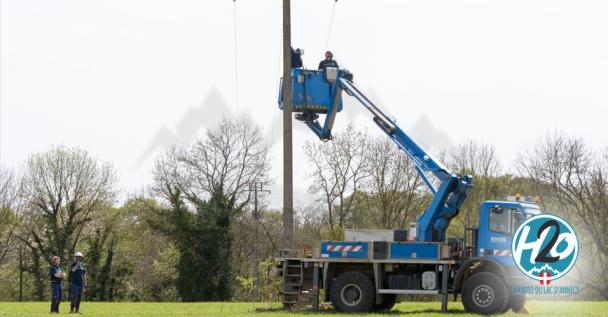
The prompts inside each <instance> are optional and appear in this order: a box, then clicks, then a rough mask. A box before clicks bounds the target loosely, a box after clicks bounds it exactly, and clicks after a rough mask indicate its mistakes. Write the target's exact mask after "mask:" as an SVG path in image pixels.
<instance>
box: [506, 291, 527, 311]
mask: <svg viewBox="0 0 608 317" xmlns="http://www.w3.org/2000/svg"><path fill="white" fill-rule="evenodd" d="M525 303H526V295H521V294H511V296H510V297H509V305H508V306H509V308H511V309H512V310H513V311H514V312H516V313H518V312H519V311H521V309H522V308H524V304H525Z"/></svg>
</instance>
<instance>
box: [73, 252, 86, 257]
mask: <svg viewBox="0 0 608 317" xmlns="http://www.w3.org/2000/svg"><path fill="white" fill-rule="evenodd" d="M74 256H78V257H81V258H83V257H84V256H83V255H82V252H76V254H74Z"/></svg>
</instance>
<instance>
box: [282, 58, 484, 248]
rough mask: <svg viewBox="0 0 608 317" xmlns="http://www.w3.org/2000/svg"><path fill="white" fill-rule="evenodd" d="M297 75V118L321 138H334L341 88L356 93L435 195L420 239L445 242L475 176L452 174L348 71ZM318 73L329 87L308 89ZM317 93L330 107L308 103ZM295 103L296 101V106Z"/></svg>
mask: <svg viewBox="0 0 608 317" xmlns="http://www.w3.org/2000/svg"><path fill="white" fill-rule="evenodd" d="M294 75H295V77H296V78H297V80H296V83H295V84H294V85H298V84H302V85H303V86H302V91H303V94H304V98H303V103H304V105H301V107H300V108H299V109H300V111H299V112H300V113H299V114H298V115H297V117H296V118H297V119H299V120H302V121H304V123H306V125H307V126H308V127H309V128H310V129H311V130H312V131H313V132H314V133H315V134H316V135H317V136H318V137H319V138H320V139H321V140H331V138H332V135H331V129H332V127H333V123H334V119H335V117H336V114H337V112H339V111H340V110H341V107H342V103H341V93H342V91H345V92H346V93H347V94H348V95H350V96H353V97H354V98H355V99H356V100H357V101H359V103H361V105H363V107H365V108H366V109H367V110H368V111H369V112H370V113H371V114H372V115H373V120H374V122H375V123H376V125H378V127H379V128H380V129H381V130H382V131H384V133H386V135H388V136H389V137H390V139H391V140H393V142H395V144H397V146H398V147H399V149H401V150H403V152H405V153H406V154H407V155H408V157H409V158H410V159H411V160H412V161H413V162H414V164H415V166H416V170H417V171H418V174H419V175H420V177H421V178H422V179H423V180H424V182H425V184H426V185H427V187H428V188H429V190H430V191H431V193H432V194H433V200H432V201H431V203H430V205H429V206H428V207H427V209H426V210H425V211H424V212H423V213H422V215H421V216H420V217H419V218H418V220H417V221H416V226H417V229H418V234H417V239H418V240H419V241H427V242H442V241H444V240H445V232H446V230H447V227H448V226H449V224H450V221H451V219H452V218H454V217H455V216H456V215H457V214H458V212H459V208H460V206H461V205H462V203H463V202H464V201H465V199H466V197H467V195H468V191H469V189H470V188H471V186H472V182H473V178H472V176H470V175H464V176H462V175H458V174H455V173H452V172H451V171H450V170H449V169H448V168H447V167H445V166H444V165H443V164H442V163H441V162H439V161H437V160H436V159H435V158H434V157H433V156H432V155H431V154H430V153H427V152H426V151H425V150H424V149H423V148H422V147H421V146H420V145H418V144H417V143H416V142H415V141H414V140H413V139H412V138H411V137H409V136H408V135H407V133H405V132H404V131H403V130H402V129H401V128H400V127H399V125H398V124H397V123H396V122H395V120H393V119H391V118H390V117H388V116H387V115H386V114H384V113H383V112H382V111H381V110H380V109H379V108H378V107H377V106H376V105H374V103H373V102H371V101H370V100H369V98H367V97H366V96H365V95H364V94H363V93H362V92H361V91H360V90H359V89H358V88H357V87H356V86H355V85H354V84H353V82H352V75H351V74H349V73H348V72H346V71H344V70H338V69H330V68H328V70H327V71H326V72H319V71H309V70H302V69H294V70H293V72H292V77H294ZM318 76H325V78H324V79H325V80H326V84H327V85H328V86H329V89H327V88H325V87H321V88H320V89H319V87H318V86H319V85H318V84H317V85H313V87H312V88H313V90H308V89H310V87H307V86H306V78H309V79H308V80H309V82H313V83H314V79H315V77H318ZM319 90H320V92H319ZM296 91H297V89H296ZM307 91H308V94H309V95H311V96H312V97H313V98H312V99H311V98H310V97H309V96H307ZM318 93H321V94H326V95H328V96H324V97H325V100H327V101H328V102H327V103H328V105H327V107H325V108H322V107H321V108H319V107H318V106H308V104H307V103H308V102H309V101H314V100H313V99H314V97H315V94H318ZM294 98H296V97H294ZM279 104H281V99H280V100H279ZM296 104H297V103H296V101H295V100H294V105H296ZM319 109H320V110H321V111H319ZM318 113H325V115H326V117H325V121H324V124H323V126H321V124H320V123H319V121H318V120H317V118H318ZM426 173H432V174H433V175H434V176H435V178H436V179H437V183H438V186H435V185H433V182H432V181H431V180H430V179H429V177H428V176H427V174H426Z"/></svg>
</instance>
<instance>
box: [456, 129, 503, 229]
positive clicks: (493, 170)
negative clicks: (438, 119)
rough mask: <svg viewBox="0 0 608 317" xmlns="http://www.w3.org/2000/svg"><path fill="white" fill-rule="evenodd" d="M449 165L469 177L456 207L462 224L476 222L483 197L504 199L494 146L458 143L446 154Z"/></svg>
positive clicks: (485, 198) (473, 142)
mask: <svg viewBox="0 0 608 317" xmlns="http://www.w3.org/2000/svg"><path fill="white" fill-rule="evenodd" d="M448 162H449V164H448V165H449V166H450V167H451V168H452V169H453V170H455V171H456V172H457V173H459V174H461V175H472V176H473V188H471V190H470V191H469V195H468V198H467V200H466V201H465V202H464V203H463V204H462V206H461V207H460V214H459V217H458V218H460V219H462V222H463V224H465V225H467V226H474V225H476V224H477V223H478V222H479V205H480V204H481V202H483V201H485V200H491V199H501V200H502V199H504V196H505V195H506V194H507V191H508V189H506V182H505V179H503V178H501V177H499V176H500V175H501V173H502V169H501V164H500V161H499V160H498V157H497V156H496V152H495V150H494V147H492V146H491V145H488V144H484V143H481V142H476V141H473V140H469V141H466V142H464V143H461V144H459V145H458V146H457V147H456V149H455V151H454V152H453V154H452V155H451V156H450V158H449V160H448Z"/></svg>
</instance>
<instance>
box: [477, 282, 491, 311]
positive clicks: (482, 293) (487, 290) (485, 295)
mask: <svg viewBox="0 0 608 317" xmlns="http://www.w3.org/2000/svg"><path fill="white" fill-rule="evenodd" d="M473 302H475V304H476V305H477V306H479V307H488V306H490V305H491V304H492V302H494V291H492V288H491V287H489V286H487V285H479V286H477V287H475V289H474V290H473Z"/></svg>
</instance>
